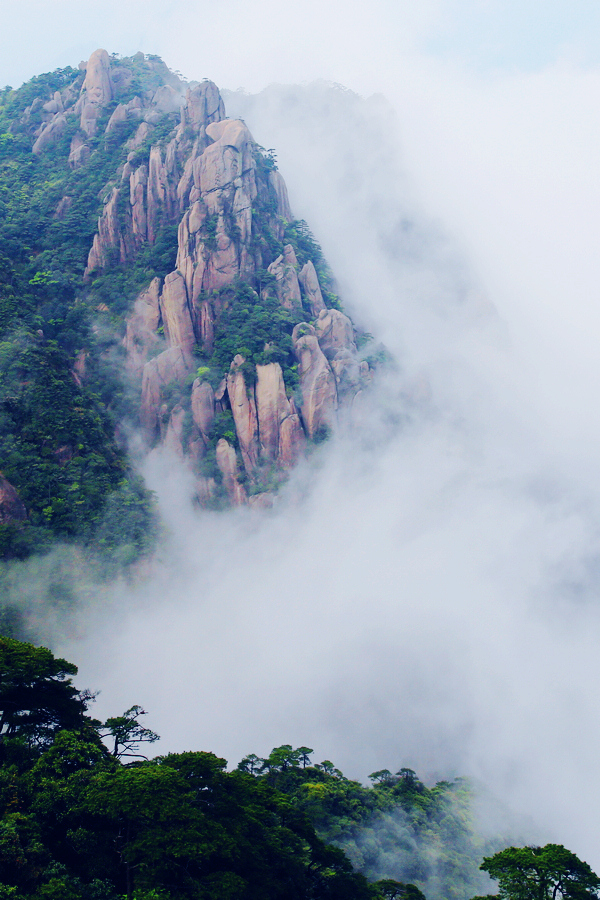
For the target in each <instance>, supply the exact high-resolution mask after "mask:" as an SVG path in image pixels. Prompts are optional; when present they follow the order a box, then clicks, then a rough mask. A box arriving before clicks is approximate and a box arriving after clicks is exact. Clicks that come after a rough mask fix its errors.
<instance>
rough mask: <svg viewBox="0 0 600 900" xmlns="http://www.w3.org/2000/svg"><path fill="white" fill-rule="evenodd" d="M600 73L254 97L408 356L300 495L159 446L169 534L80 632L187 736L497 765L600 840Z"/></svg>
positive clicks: (359, 771) (92, 677)
mask: <svg viewBox="0 0 600 900" xmlns="http://www.w3.org/2000/svg"><path fill="white" fill-rule="evenodd" d="M446 74H447V75H448V73H446ZM597 91H598V77H597V74H596V73H595V72H589V73H581V72H579V73H578V72H576V71H573V70H561V69H554V70H549V71H548V72H546V73H544V74H541V75H538V76H527V77H523V78H521V79H518V78H516V77H511V78H509V79H505V80H503V81H499V80H496V81H493V82H488V83H487V84H485V85H484V84H482V83H481V82H478V83H476V82H473V81H468V80H467V79H466V78H465V77H464V76H459V75H456V74H454V75H453V76H452V77H446V78H442V77H441V72H440V71H438V70H436V69H435V68H432V67H426V66H422V67H416V68H415V71H414V72H413V79H412V82H411V89H410V90H408V88H407V87H406V86H405V87H403V88H401V87H398V89H397V90H396V91H395V92H390V95H391V98H392V101H393V102H394V104H395V107H396V110H397V113H394V112H392V110H391V109H390V107H389V106H388V105H387V104H386V102H384V101H382V100H378V99H376V98H375V99H373V100H371V101H369V102H368V103H366V102H363V101H359V100H358V99H357V98H355V97H353V96H352V95H350V94H347V93H344V92H341V91H339V90H333V91H331V90H329V89H326V88H325V87H324V86H322V85H321V86H318V85H317V86H315V87H313V88H309V89H303V90H300V89H283V88H281V89H279V88H273V89H271V90H270V91H268V92H266V93H265V94H264V95H263V96H262V97H260V98H258V99H257V100H252V99H249V98H244V97H243V96H242V95H238V96H237V99H236V98H235V97H229V98H228V101H229V106H230V111H231V112H232V113H235V114H243V115H244V117H245V118H246V120H247V122H248V124H249V125H250V127H251V128H252V129H253V131H254V133H255V137H256V138H257V140H259V141H260V142H261V143H263V144H264V145H265V146H267V147H276V148H277V149H278V152H279V160H280V168H281V170H282V172H283V174H284V176H286V178H287V180H288V182H289V185H290V190H291V198H292V205H293V207H294V209H295V212H296V214H297V215H300V216H303V217H305V218H306V219H307V220H308V221H309V222H310V223H311V225H312V227H313V230H314V231H315V233H316V235H317V236H318V237H319V238H320V239H321V240H322V242H323V245H324V248H325V251H326V254H327V255H328V257H329V259H330V260H331V262H332V264H333V267H334V269H335V271H336V273H337V274H338V276H339V278H340V283H341V286H342V288H343V292H344V294H345V297H346V299H347V302H348V305H349V306H350V308H351V309H352V312H353V314H354V315H355V316H356V317H357V319H360V320H361V322H363V323H366V324H367V323H372V330H373V331H375V332H376V334H377V336H378V337H381V338H383V340H384V341H385V342H386V344H387V345H388V347H389V348H390V349H391V350H392V352H393V353H394V355H395V356H396V358H397V359H398V360H399V363H400V366H401V371H402V374H401V376H394V375H392V376H389V377H388V378H387V379H384V381H383V383H382V385H381V387H380V389H379V391H378V393H377V395H376V397H375V398H374V399H373V402H372V410H371V418H370V420H369V423H368V425H367V426H366V428H365V430H364V431H363V432H362V433H361V434H360V435H359V436H358V437H356V436H354V437H353V436H344V435H340V436H339V437H338V439H337V440H335V441H334V442H333V443H332V444H331V445H330V446H329V447H328V448H327V449H326V450H325V451H324V452H323V454H322V456H321V457H320V459H319V460H318V461H317V462H316V463H315V464H314V465H313V466H312V468H308V467H307V469H306V470H305V471H303V472H299V473H298V476H297V478H296V479H295V480H294V481H293V483H292V485H291V486H290V489H289V492H288V493H287V494H286V495H285V496H284V497H283V499H282V502H281V504H280V506H279V508H278V510H277V511H276V512H275V513H273V514H272V515H266V516H264V517H257V516H256V515H254V514H250V513H247V512H238V513H230V514H226V515H222V516H217V515H213V514H207V513H204V514H198V513H196V512H194V511H193V510H192V509H191V507H190V505H189V503H188V501H187V500H186V496H187V493H186V485H185V483H184V480H183V479H182V478H181V474H180V473H178V472H177V466H176V464H174V463H173V461H171V462H169V460H164V461H163V462H162V463H161V462H160V461H155V462H154V463H153V464H152V465H149V467H148V476H149V479H150V482H151V484H152V485H153V486H154V487H155V488H156V489H157V490H158V492H159V494H160V497H161V503H162V505H163V509H164V512H165V516H166V518H167V520H168V521H169V523H170V527H171V532H172V534H171V538H170V539H169V540H167V541H166V542H165V544H164V545H163V547H162V548H161V561H160V562H159V563H158V564H157V566H156V568H155V569H154V570H153V572H152V575H151V577H149V578H148V579H147V580H145V581H142V582H140V583H138V584H137V585H134V586H132V587H126V586H123V585H120V586H116V587H115V588H114V590H112V591H108V597H106V598H105V601H106V602H107V603H108V606H107V607H106V609H107V610H109V611H101V612H98V610H96V612H95V614H93V615H92V616H91V617H90V619H89V620H88V622H87V638H86V639H84V642H83V644H82V643H81V642H75V643H72V644H71V645H70V646H68V647H66V648H64V651H63V652H66V653H67V652H68V655H69V657H70V658H73V659H74V660H75V661H76V662H78V663H79V664H80V665H81V674H82V678H83V680H84V681H85V683H86V684H89V685H91V686H95V687H99V688H101V689H102V692H103V693H102V695H101V697H100V701H99V704H100V707H99V712H101V713H106V714H108V712H109V711H112V712H115V711H120V709H121V708H125V707H126V706H129V705H130V704H131V703H133V702H140V703H143V704H144V705H145V706H147V708H148V709H149V710H150V712H151V717H150V719H149V724H150V725H151V726H152V727H153V728H155V729H156V730H157V731H159V732H160V733H162V734H163V735H164V741H163V745H164V749H183V748H193V747H195V748H198V747H203V748H206V749H213V750H214V751H215V752H217V753H219V754H222V755H224V756H226V757H227V758H228V759H229V760H230V761H231V762H232V763H235V762H237V761H238V760H239V759H240V758H241V757H242V756H243V755H245V754H246V753H248V752H257V753H259V754H266V753H268V752H269V750H270V749H271V747H272V746H274V745H277V744H281V743H292V744H297V745H299V744H308V745H309V746H312V747H314V748H315V750H316V754H317V757H318V758H319V759H322V758H326V757H328V758H331V759H333V760H334V761H335V762H336V764H337V765H339V766H340V767H341V768H342V769H343V770H344V771H345V772H346V773H347V774H350V775H356V776H360V777H365V776H366V774H367V773H368V772H370V771H372V770H374V769H377V768H381V767H388V768H391V769H394V768H398V767H400V766H401V765H412V766H413V767H414V768H416V769H417V770H418V771H419V772H421V773H424V774H427V773H430V774H436V775H438V776H446V775H449V774H453V773H456V774H458V773H460V774H468V775H474V776H476V777H478V778H480V779H482V780H483V781H484V782H485V783H486V784H487V785H489V786H490V788H491V789H493V790H494V791H496V792H497V793H498V794H500V795H501V796H502V797H503V798H506V799H507V800H509V802H510V803H511V804H512V805H513V807H514V808H515V809H517V810H521V811H524V812H526V813H529V814H531V815H532V816H533V817H534V818H535V819H536V820H537V822H538V823H539V824H540V825H541V826H542V827H543V828H545V829H547V831H548V833H549V835H551V836H552V837H554V838H555V839H556V840H558V841H560V842H563V843H565V844H566V845H567V846H570V847H571V848H572V849H574V850H575V852H577V853H578V854H580V855H581V856H583V857H584V858H586V859H588V861H589V862H590V863H591V864H592V865H595V866H596V868H597V867H598V866H599V865H600V857H599V856H598V850H597V846H596V842H595V836H594V826H593V823H594V822H595V818H596V809H597V807H598V803H599V802H600V786H599V784H598V780H597V777H596V747H597V745H598V741H599V739H600V718H599V716H598V711H599V710H598V707H599V705H600V703H599V700H598V688H599V686H600V656H599V655H598V652H597V647H598V636H599V634H598V632H599V627H600V605H599V604H598V596H597V595H598V586H599V578H598V572H599V565H598V536H599V531H600V528H599V521H600V477H599V467H598V439H599V437H600V431H599V417H598V402H597V392H598V388H597V385H598V383H600V378H599V376H600V371H599V369H600V363H599V358H598V354H597V350H596V346H597V335H598V324H599V323H598V302H597V298H598V285H599V284H600V271H599V270H598V269H599V265H600V264H599V258H598V254H597V253H596V252H595V247H596V246H598V239H599V238H600V227H599V226H600V220H599V216H598V209H600V202H599V201H600V183H599V179H598V162H597V160H596V156H595V147H596V145H597V129H596V123H595V119H594V115H593V114H592V110H593V109H594V107H595V108H598V104H597V102H596V97H597ZM584 97H585V101H584ZM399 133H400V134H401V135H402V141H400V139H399V137H398V135H399ZM400 146H401V147H402V153H403V159H402V161H400V151H399V147H400ZM434 215H435V217H436V219H437V224H432V216H434ZM411 223H412V224H411ZM491 303H493V305H494V306H495V308H496V310H497V313H494V312H492V311H491V309H490V304H491ZM397 379H400V380H399V381H398V380H397ZM423 379H426V380H427V381H428V383H429V385H430V390H431V401H430V402H426V401H424V400H422V401H421V402H420V405H419V403H418V404H417V406H416V408H415V406H414V404H412V405H411V402H410V400H409V399H407V394H406V391H407V390H408V391H409V393H410V390H413V391H416V392H417V397H421V398H423V396H424V395H423V390H424V388H423ZM407 386H408V388H407ZM411 386H412V387H411ZM399 387H402V388H403V390H404V393H402V392H401V391H400V390H399ZM161 466H162V468H161ZM165 467H166V468H165ZM307 483H308V484H309V485H310V487H309V489H308V491H306V490H305V485H306V484H307Z"/></svg>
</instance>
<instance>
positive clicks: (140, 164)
mask: <svg viewBox="0 0 600 900" xmlns="http://www.w3.org/2000/svg"><path fill="white" fill-rule="evenodd" d="M73 75H74V77H72V78H71V79H68V78H66V76H63V78H62V83H63V85H64V86H63V87H62V89H60V90H54V91H52V92H49V94H50V95H49V96H47V98H44V97H43V96H41V97H40V96H37V97H36V98H35V99H34V100H33V101H32V102H31V103H30V104H29V105H28V106H27V107H25V108H24V109H23V110H22V111H21V114H20V116H19V119H18V122H17V124H16V126H15V129H13V130H14V131H15V133H19V135H22V134H27V135H28V137H29V139H30V141H31V153H32V154H33V157H34V158H37V159H38V160H39V161H40V162H39V163H38V165H39V166H43V165H44V164H45V162H46V161H47V160H52V161H53V165H55V166H56V165H58V164H60V166H62V167H63V169H64V170H65V171H68V172H70V173H71V174H70V175H68V178H66V179H65V180H64V183H65V184H67V185H68V189H67V188H65V190H64V191H63V193H62V195H61V196H57V197H56V202H55V207H54V212H53V218H54V219H55V220H56V221H57V222H62V221H64V220H65V219H67V220H68V219H69V217H71V218H72V217H73V215H74V212H73V210H74V208H76V207H77V203H78V194H77V191H78V187H77V185H79V184H83V183H86V179H87V180H88V181H89V179H90V178H91V173H92V172H94V171H95V170H97V169H98V167H99V166H102V167H103V168H102V171H103V173H104V178H103V180H102V182H101V188H100V192H99V194H98V196H99V197H100V199H101V201H102V206H101V209H100V211H99V214H97V216H98V217H97V225H96V228H95V233H94V234H93V236H92V237H91V240H90V245H88V250H87V260H86V264H85V267H84V271H83V272H81V273H80V276H79V278H80V279H81V280H80V282H79V287H77V288H76V294H77V295H78V297H79V301H78V302H81V303H84V304H87V307H88V309H89V310H90V311H91V313H92V314H93V315H94V317H95V318H97V319H99V320H100V323H99V324H97V325H96V326H95V329H96V332H97V333H100V334H102V335H106V332H107V330H108V331H110V330H111V329H112V330H113V332H114V333H115V334H117V333H118V334H119V347H120V354H121V356H120V357H119V356H118V355H117V356H115V354H114V351H111V350H110V341H106V340H105V344H106V346H108V348H109V349H108V350H106V351H105V353H107V352H112V356H111V360H112V361H111V365H115V364H116V365H118V366H119V367H120V368H121V373H122V377H124V378H125V379H126V380H128V381H129V382H131V384H132V385H133V387H132V390H131V394H130V398H132V399H131V402H130V404H129V406H128V408H127V410H126V416H127V418H128V419H129V421H130V422H133V424H134V425H137V426H139V427H140V428H141V430H142V433H143V435H144V440H145V442H146V445H147V447H149V448H151V447H153V446H156V445H157V444H163V445H165V446H166V447H168V448H169V449H170V450H172V451H173V452H174V453H176V454H178V455H179V456H180V457H181V458H183V459H185V460H186V461H187V464H188V465H190V466H192V467H193V469H194V472H195V474H196V479H197V496H198V498H199V500H200V502H201V503H204V504H209V505H211V504H212V505H220V504H222V503H223V502H229V503H232V504H236V505H239V504H252V505H255V504H258V505H265V504H267V505H268V504H269V503H270V502H271V499H272V496H273V491H274V490H275V489H276V487H277V485H278V484H279V483H280V481H281V480H282V479H283V478H285V477H286V473H287V472H288V471H289V470H290V469H291V468H292V467H293V466H294V465H295V463H296V462H297V461H298V459H299V457H300V456H301V455H302V454H303V453H304V452H305V450H306V448H307V447H308V446H310V444H311V443H315V442H319V441H321V440H322V439H323V438H324V437H326V436H327V434H328V433H329V431H330V430H331V429H332V428H335V427H336V423H337V422H338V419H339V417H340V414H341V413H343V411H344V410H350V409H351V407H352V404H353V401H354V399H355V397H356V395H357V394H358V393H359V392H360V391H361V390H363V388H364V387H365V385H366V384H367V383H368V382H369V380H370V378H371V376H372V371H371V369H370V367H369V364H368V362H366V361H364V360H361V359H360V357H359V355H358V352H357V344H356V334H355V329H354V327H353V324H352V322H351V321H350V319H349V318H348V317H347V316H346V315H345V314H344V313H343V312H342V311H341V308H340V305H339V300H338V298H337V296H336V295H335V293H334V290H333V288H334V283H333V279H332V276H331V273H330V272H329V269H328V267H327V264H326V262H325V260H324V258H323V255H322V253H321V250H320V248H319V246H318V244H317V243H316V241H315V240H314V238H313V237H312V235H311V233H310V231H309V229H308V227H307V226H306V224H305V223H304V222H297V221H295V220H294V218H293V215H292V211H291V209H290V203H289V199H288V193H287V189H286V185H285V182H284V179H283V178H282V176H281V174H280V172H279V171H278V170H277V165H276V162H275V158H274V155H273V153H272V152H271V151H270V152H265V151H264V150H263V149H262V148H261V147H260V146H259V145H258V144H257V143H256V141H255V139H254V137H253V135H252V134H251V133H250V131H249V130H248V128H247V127H246V125H245V124H244V122H243V121H240V120H232V119H228V118H227V117H226V114H225V109H224V105H223V101H222V99H221V96H220V94H219V91H218V89H217V87H216V86H215V85H214V84H213V83H212V82H210V81H204V82H202V83H192V84H185V83H183V82H182V81H181V80H180V79H179V78H178V77H177V76H175V75H174V74H173V73H170V72H169V70H168V69H167V68H166V66H164V64H163V63H162V62H161V61H160V60H159V59H158V58H156V57H146V56H144V55H143V54H137V55H136V56H135V57H133V58H130V59H120V58H116V57H110V56H109V55H108V53H107V52H106V51H104V50H97V51H96V52H95V53H93V54H92V56H91V57H90V59H89V61H88V62H87V63H81V64H80V66H79V70H78V71H77V72H75V71H73ZM65 81H66V82H67V83H66V84H65V83H64V82H65ZM99 329H100V331H99ZM113 344H114V341H113ZM72 356H73V359H72V374H73V378H75V379H76V380H77V381H78V383H79V384H80V385H85V382H86V378H87V377H88V374H87V372H86V358H87V356H88V351H87V350H86V348H85V347H76V348H74V349H73V353H72ZM119 359H120V360H121V361H120V362H119V361H118V360H119ZM88 368H89V367H88ZM123 433H124V432H123V430H122V429H121V431H120V434H121V435H122V434H123Z"/></svg>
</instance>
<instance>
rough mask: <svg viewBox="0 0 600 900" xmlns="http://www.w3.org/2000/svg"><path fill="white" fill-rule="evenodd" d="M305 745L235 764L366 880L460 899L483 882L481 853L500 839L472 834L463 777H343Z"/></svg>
mask: <svg viewBox="0 0 600 900" xmlns="http://www.w3.org/2000/svg"><path fill="white" fill-rule="evenodd" d="M312 752H313V751H312V750H311V749H310V748H308V747H300V748H298V749H293V748H292V747H291V746H289V745H284V746H282V747H277V748H275V749H274V750H273V752H272V753H271V754H270V756H269V757H268V758H267V759H261V758H259V757H257V756H254V755H250V756H248V757H246V758H245V759H243V760H242V762H241V763H240V764H239V767H238V768H240V769H241V770H242V771H248V772H252V773H254V774H255V776H256V777H258V778H262V779H264V780H265V781H267V783H269V784H271V785H273V786H274V787H276V788H277V790H279V791H282V792H283V793H285V794H286V795H288V796H290V797H292V798H293V800H294V803H295V805H296V806H297V808H298V809H300V810H302V812H304V813H306V815H308V816H309V818H310V820H311V822H312V823H313V825H314V826H315V828H316V829H317V832H318V833H319V835H320V836H321V837H322V838H323V839H324V840H326V841H328V842H331V843H333V844H335V845H336V846H339V847H340V848H342V849H343V850H344V852H345V853H346V854H347V856H348V857H349V858H350V860H351V861H352V863H353V865H354V866H355V867H356V868H357V869H358V870H359V871H361V872H363V873H364V874H365V875H366V876H367V877H368V878H370V879H392V880H398V881H401V882H409V883H413V882H414V883H415V884H417V885H419V887H421V888H422V889H423V890H424V891H425V893H426V895H427V896H428V897H429V898H444V900H449V898H454V897H456V898H463V897H465V896H470V894H471V893H475V892H477V891H480V890H481V889H482V888H484V887H485V885H486V884H487V879H486V878H485V876H482V875H481V872H480V871H479V863H480V861H481V857H482V856H483V854H484V853H485V852H489V851H490V850H491V849H495V848H496V847H497V846H501V839H500V838H499V839H498V841H496V842H491V843H486V842H484V841H483V840H482V839H481V838H480V837H479V836H478V834H477V831H476V829H475V827H474V823H473V816H472V792H471V788H470V786H469V784H468V782H467V781H465V780H464V779H457V780H455V781H453V782H446V781H442V782H439V783H438V784H436V785H435V786H433V787H431V788H428V787H426V786H425V785H424V784H423V783H422V782H421V781H420V780H419V778H418V777H417V775H416V774H415V772H413V771H412V770H411V769H407V768H403V769H400V771H399V772H398V773H397V774H396V775H393V774H392V773H391V772H389V771H388V770H387V769H384V770H381V771H379V772H373V773H372V775H371V776H370V779H371V781H372V782H373V786H372V787H370V788H367V787H364V786H363V785H361V784H359V783H358V782H356V781H352V780H350V779H348V778H346V777H345V776H344V775H343V774H342V773H341V772H340V771H339V769H337V768H335V766H334V765H333V763H331V762H330V761H329V760H325V761H323V762H322V763H320V764H317V765H311V763H310V756H311V754H312Z"/></svg>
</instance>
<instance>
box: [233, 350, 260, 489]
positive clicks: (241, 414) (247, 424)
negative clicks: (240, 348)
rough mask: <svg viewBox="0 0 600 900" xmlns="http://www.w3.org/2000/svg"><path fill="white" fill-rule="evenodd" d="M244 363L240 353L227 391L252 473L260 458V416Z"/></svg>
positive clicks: (243, 458)
mask: <svg viewBox="0 0 600 900" xmlns="http://www.w3.org/2000/svg"><path fill="white" fill-rule="evenodd" d="M243 364H244V357H243V356H240V355H239V354H238V355H237V356H236V357H235V358H234V360H233V362H232V363H231V368H230V371H229V375H228V376H227V393H228V395H229V404H230V406H231V412H232V413H233V421H234V422H235V430H236V432H237V436H238V440H239V442H240V450H241V452H242V460H243V462H244V467H245V469H246V471H247V472H248V474H250V473H252V471H253V470H254V469H255V468H256V466H257V464H258V458H259V443H258V417H257V413H256V401H255V399H254V392H253V391H252V390H251V389H250V390H248V389H247V387H246V381H245V378H244V373H243V371H242V368H241V367H242V366H243Z"/></svg>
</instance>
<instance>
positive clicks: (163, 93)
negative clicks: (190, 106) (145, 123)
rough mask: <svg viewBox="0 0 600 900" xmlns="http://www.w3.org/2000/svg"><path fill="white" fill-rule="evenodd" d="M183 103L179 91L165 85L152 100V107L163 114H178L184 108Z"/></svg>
mask: <svg viewBox="0 0 600 900" xmlns="http://www.w3.org/2000/svg"><path fill="white" fill-rule="evenodd" d="M183 103H184V99H183V97H182V96H181V94H180V93H179V91H176V90H175V89H174V88H172V87H171V85H169V84H163V86H162V87H159V89H158V90H157V92H156V93H155V95H154V97H153V98H152V105H153V106H154V107H156V109H157V110H158V111H159V112H161V113H163V114H164V113H167V114H168V113H173V112H177V110H178V109H179V108H180V107H181V106H183Z"/></svg>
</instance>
